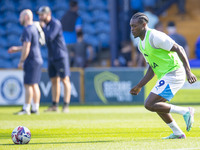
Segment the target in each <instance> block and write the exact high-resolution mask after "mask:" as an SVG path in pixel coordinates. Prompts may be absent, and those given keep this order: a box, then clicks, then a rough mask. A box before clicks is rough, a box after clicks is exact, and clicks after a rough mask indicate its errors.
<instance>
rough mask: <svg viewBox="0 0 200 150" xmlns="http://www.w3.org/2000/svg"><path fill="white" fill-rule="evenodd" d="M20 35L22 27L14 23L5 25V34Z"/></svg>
mask: <svg viewBox="0 0 200 150" xmlns="http://www.w3.org/2000/svg"><path fill="white" fill-rule="evenodd" d="M21 33H22V26H20V25H19V24H16V23H7V24H6V34H16V35H19V34H21Z"/></svg>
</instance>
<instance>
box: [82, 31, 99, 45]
mask: <svg viewBox="0 0 200 150" xmlns="http://www.w3.org/2000/svg"><path fill="white" fill-rule="evenodd" d="M83 38H84V41H85V42H86V43H88V44H90V45H92V46H94V47H98V46H99V41H98V39H97V37H96V36H94V35H91V34H84V36H83Z"/></svg>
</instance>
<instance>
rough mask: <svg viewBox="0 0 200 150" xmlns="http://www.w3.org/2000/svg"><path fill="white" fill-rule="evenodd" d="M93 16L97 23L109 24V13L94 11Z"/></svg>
mask: <svg viewBox="0 0 200 150" xmlns="http://www.w3.org/2000/svg"><path fill="white" fill-rule="evenodd" d="M92 16H93V18H94V19H95V21H104V22H109V20H110V18H109V13H108V12H107V11H104V10H94V11H92Z"/></svg>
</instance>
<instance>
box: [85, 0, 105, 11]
mask: <svg viewBox="0 0 200 150" xmlns="http://www.w3.org/2000/svg"><path fill="white" fill-rule="evenodd" d="M88 8H89V10H96V9H101V10H107V9H108V5H107V3H105V1H103V0H89V6H88Z"/></svg>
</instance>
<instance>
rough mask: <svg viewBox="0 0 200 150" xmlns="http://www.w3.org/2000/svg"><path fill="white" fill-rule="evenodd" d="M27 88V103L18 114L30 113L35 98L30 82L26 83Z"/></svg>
mask: <svg viewBox="0 0 200 150" xmlns="http://www.w3.org/2000/svg"><path fill="white" fill-rule="evenodd" d="M24 88H25V103H24V105H23V108H22V111H20V112H18V113H16V114H17V115H25V114H27V115H30V108H31V100H32V98H33V88H32V85H30V84H24Z"/></svg>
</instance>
